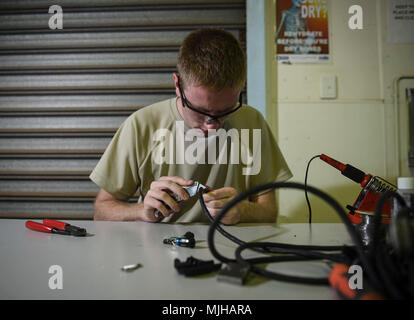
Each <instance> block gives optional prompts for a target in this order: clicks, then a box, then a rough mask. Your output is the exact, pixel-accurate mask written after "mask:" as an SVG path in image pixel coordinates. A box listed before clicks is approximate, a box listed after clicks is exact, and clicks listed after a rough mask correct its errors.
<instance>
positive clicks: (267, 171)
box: [249, 113, 293, 188]
mask: <svg viewBox="0 0 414 320" xmlns="http://www.w3.org/2000/svg"><path fill="white" fill-rule="evenodd" d="M257 116H258V117H259V119H258V121H259V123H261V129H260V130H261V135H260V137H261V141H257V140H258V139H256V141H255V138H254V135H253V144H255V145H256V146H257V145H258V144H260V148H261V150H256V155H254V161H256V162H257V163H260V168H256V170H255V171H256V172H257V174H252V175H251V176H250V177H249V178H250V183H249V187H250V188H251V187H254V186H257V185H260V184H264V183H269V182H278V181H286V180H288V179H290V178H291V177H292V176H293V175H292V172H291V171H290V169H289V167H288V165H287V163H286V160H285V158H284V156H283V154H282V152H281V151H280V148H279V145H278V144H277V142H276V140H275V138H274V136H273V134H272V132H271V130H270V127H269V125H268V124H267V122H266V121H265V120H264V118H263V117H262V115H261V114H260V113H257ZM255 145H253V146H252V149H253V153H255V152H254V146H255ZM259 151H260V152H259ZM256 167H257V164H256Z"/></svg>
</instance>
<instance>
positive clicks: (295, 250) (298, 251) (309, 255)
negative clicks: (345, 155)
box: [198, 182, 362, 284]
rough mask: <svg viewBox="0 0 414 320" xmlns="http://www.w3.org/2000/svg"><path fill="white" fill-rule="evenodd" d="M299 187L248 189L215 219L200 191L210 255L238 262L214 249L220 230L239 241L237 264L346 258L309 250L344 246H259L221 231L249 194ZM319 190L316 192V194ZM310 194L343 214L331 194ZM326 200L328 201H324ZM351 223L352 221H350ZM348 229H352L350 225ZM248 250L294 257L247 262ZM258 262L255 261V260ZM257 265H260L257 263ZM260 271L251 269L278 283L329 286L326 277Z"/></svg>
mask: <svg viewBox="0 0 414 320" xmlns="http://www.w3.org/2000/svg"><path fill="white" fill-rule="evenodd" d="M283 187H286V188H294V189H295V188H296V189H304V187H303V185H302V184H298V183H289V182H285V183H269V184H265V185H261V186H257V187H254V188H252V189H250V190H247V191H245V192H243V193H241V194H239V195H238V196H236V197H235V198H233V199H232V200H230V201H229V202H228V203H227V204H226V205H225V206H224V207H223V208H222V210H221V211H220V212H219V213H218V215H217V216H216V217H215V218H213V217H212V216H211V215H210V213H209V211H208V209H207V207H206V205H205V203H204V199H203V193H204V192H205V190H199V193H198V196H199V201H200V205H201V207H202V209H203V211H204V213H205V214H206V216H207V217H208V219H209V220H210V222H211V225H210V228H209V233H208V240H207V241H208V246H209V249H210V251H211V253H212V254H213V256H214V257H216V258H217V259H218V260H220V261H222V262H224V263H229V262H235V260H234V259H229V258H227V257H224V256H222V255H221V254H220V253H219V252H218V251H217V250H216V248H215V246H214V241H213V237H214V231H215V230H216V229H217V231H219V232H220V233H222V234H223V235H224V236H225V237H227V238H229V239H230V240H232V241H234V242H236V243H237V244H239V246H240V247H239V248H238V251H237V253H236V257H237V259H238V261H239V262H240V261H242V260H243V261H244V262H248V263H249V264H250V263H255V262H254V261H257V259H261V260H260V261H267V262H274V261H278V262H280V261H297V260H298V259H299V260H316V259H318V260H320V259H329V260H332V261H337V262H343V261H344V259H345V256H344V255H340V254H336V255H328V254H323V253H320V252H312V251H309V250H326V251H329V250H341V249H343V248H344V246H300V245H291V244H281V243H268V242H265V243H260V242H256V243H252V244H250V243H245V242H244V241H242V240H240V239H238V238H236V237H234V236H233V235H231V234H229V233H228V232H226V231H225V230H223V229H222V228H221V226H220V225H219V221H220V220H221V218H222V217H223V216H224V214H225V213H226V212H227V211H228V210H229V209H230V208H231V207H233V206H234V205H235V204H236V203H237V202H239V201H241V200H243V199H245V198H248V197H249V196H250V195H253V194H256V193H258V192H260V191H264V190H268V189H277V188H283ZM315 190H316V191H315ZM309 191H311V192H312V193H316V194H317V195H319V196H320V197H322V198H324V197H326V198H327V199H328V200H327V201H328V203H329V204H331V206H333V207H334V209H335V210H336V211H337V212H340V210H342V211H343V209H342V208H341V207H340V206H339V204H337V202H336V201H335V200H334V199H332V198H330V197H329V196H328V195H326V194H325V193H323V192H322V191H319V190H317V189H315V188H313V187H309ZM325 200H326V199H325ZM342 215H343V216H345V218H346V213H345V212H344V211H343V213H342ZM349 223H350V222H349ZM348 228H349V226H348ZM354 241H355V242H358V241H359V242H360V244H361V246H362V241H361V239H360V238H358V235H354ZM247 247H248V248H249V249H252V250H255V251H259V252H266V253H279V254H280V253H283V254H291V255H292V256H290V257H284V258H281V257H267V258H253V259H247V260H244V259H242V258H241V255H240V253H241V251H242V250H244V249H245V248H247ZM294 255H299V256H300V257H299V258H298V257H297V256H296V257H295V256H294ZM255 259H256V260H255ZM256 263H257V262H256ZM259 269H260V268H256V267H252V269H251V270H252V271H254V272H256V273H259V274H261V275H266V276H268V277H269V278H273V279H276V280H283V281H290V282H292V281H293V282H297V283H309V284H328V280H327V278H307V277H297V276H288V275H281V274H277V273H275V272H270V271H266V270H263V269H260V270H259Z"/></svg>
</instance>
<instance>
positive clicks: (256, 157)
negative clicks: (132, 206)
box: [90, 98, 292, 222]
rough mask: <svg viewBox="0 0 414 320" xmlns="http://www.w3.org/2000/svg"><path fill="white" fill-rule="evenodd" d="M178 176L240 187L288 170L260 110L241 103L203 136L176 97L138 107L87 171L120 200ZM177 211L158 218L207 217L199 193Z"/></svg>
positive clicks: (284, 175) (277, 176)
mask: <svg viewBox="0 0 414 320" xmlns="http://www.w3.org/2000/svg"><path fill="white" fill-rule="evenodd" d="M162 176H180V177H182V178H184V179H191V180H195V181H198V182H200V183H202V184H204V185H208V186H210V187H212V188H213V189H218V188H222V187H225V186H231V187H234V188H235V189H236V190H237V191H238V192H239V193H240V192H243V191H245V190H247V189H249V188H251V187H254V186H257V185H259V184H263V183H267V182H274V181H285V180H287V179H289V178H290V177H291V176H292V173H291V172H290V170H289V168H288V166H287V164H286V161H285V159H284V158H283V155H282V153H281V152H280V149H279V147H278V145H277V143H276V141H275V139H274V137H273V135H272V133H271V131H270V129H269V127H268V125H267V123H266V122H265V120H264V118H263V117H262V115H261V114H260V113H259V112H258V111H257V110H256V109H254V108H252V107H250V106H246V105H244V106H243V107H242V108H240V109H239V110H238V111H236V112H235V113H233V114H231V115H229V117H228V118H227V119H226V121H225V123H224V127H223V128H222V129H220V130H217V132H216V134H213V135H210V134H209V136H208V137H204V136H203V135H202V134H201V132H200V131H199V130H198V129H192V128H190V127H189V126H187V125H186V124H185V123H184V121H183V119H182V117H181V115H180V114H179V112H178V109H177V105H176V98H172V99H169V100H165V101H161V102H159V103H155V104H153V105H150V106H148V107H145V108H142V109H140V110H138V111H136V112H135V113H133V114H132V115H131V116H129V117H128V119H126V120H125V121H124V123H123V124H122V125H121V127H120V128H119V130H118V131H117V133H116V134H115V135H114V137H113V139H112V141H111V143H110V144H109V146H108V148H107V149H106V151H105V153H104V154H103V156H102V158H101V159H100V161H99V162H98V164H97V166H96V167H95V169H94V170H93V172H92V173H91V175H90V179H91V180H92V181H93V182H95V183H96V184H97V185H98V186H100V187H101V188H103V189H104V190H106V191H107V192H109V193H110V194H112V195H113V196H115V197H116V198H118V199H120V200H127V199H128V198H130V197H132V196H133V195H134V194H135V193H138V195H139V199H138V202H142V201H143V199H144V197H145V195H146V193H147V192H148V190H149V189H150V185H151V182H152V181H154V180H157V179H159V178H160V177H162ZM181 208H182V210H181V212H179V213H175V214H173V215H170V216H169V217H167V218H163V220H162V222H207V221H208V220H207V218H206V217H205V216H204V214H203V213H202V210H201V207H200V204H199V203H198V201H197V196H195V197H193V198H191V199H190V200H188V201H186V202H185V203H183V204H182V205H181Z"/></svg>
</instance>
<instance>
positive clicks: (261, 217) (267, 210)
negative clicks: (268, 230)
mask: <svg viewBox="0 0 414 320" xmlns="http://www.w3.org/2000/svg"><path fill="white" fill-rule="evenodd" d="M238 207H239V210H240V222H268V223H274V222H276V218H277V209H276V205H271V204H269V203H259V202H254V201H248V200H245V201H243V202H242V203H240V204H239V206H238Z"/></svg>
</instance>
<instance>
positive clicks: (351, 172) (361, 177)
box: [320, 154, 372, 187]
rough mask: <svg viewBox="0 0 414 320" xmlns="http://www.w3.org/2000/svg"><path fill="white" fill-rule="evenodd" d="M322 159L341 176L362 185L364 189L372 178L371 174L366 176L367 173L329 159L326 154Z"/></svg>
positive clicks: (322, 155)
mask: <svg viewBox="0 0 414 320" xmlns="http://www.w3.org/2000/svg"><path fill="white" fill-rule="evenodd" d="M320 158H321V159H322V160H323V161H325V162H326V163H328V164H330V165H331V166H332V167H334V168H336V169H338V170H339V171H341V174H342V175H344V176H345V177H347V178H349V179H351V180H352V181H355V182H356V183H359V184H361V186H362V187H365V185H366V184H367V183H368V181H369V180H370V179H371V177H372V176H371V175H370V174H365V172H363V171H361V170H359V169H357V168H355V167H354V166H351V165H350V164H343V163H342V162H339V161H337V160H335V159H332V158H331V157H328V156H327V155H326V154H321V156H320Z"/></svg>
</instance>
